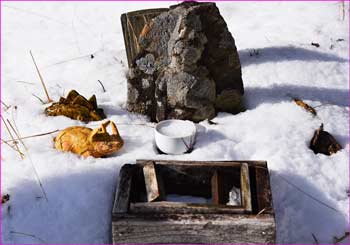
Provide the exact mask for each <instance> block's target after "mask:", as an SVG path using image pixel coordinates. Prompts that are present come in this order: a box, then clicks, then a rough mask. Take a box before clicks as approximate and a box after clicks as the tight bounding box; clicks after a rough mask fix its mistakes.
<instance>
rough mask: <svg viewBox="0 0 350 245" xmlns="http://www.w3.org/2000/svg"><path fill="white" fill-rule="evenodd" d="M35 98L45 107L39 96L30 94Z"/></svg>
mask: <svg viewBox="0 0 350 245" xmlns="http://www.w3.org/2000/svg"><path fill="white" fill-rule="evenodd" d="M32 95H33V96H34V97H35V98H37V99H38V100H39V101H40V102H41V103H42V104H43V105H45V101H43V100H42V99H41V98H40V97H39V96H37V95H35V94H32Z"/></svg>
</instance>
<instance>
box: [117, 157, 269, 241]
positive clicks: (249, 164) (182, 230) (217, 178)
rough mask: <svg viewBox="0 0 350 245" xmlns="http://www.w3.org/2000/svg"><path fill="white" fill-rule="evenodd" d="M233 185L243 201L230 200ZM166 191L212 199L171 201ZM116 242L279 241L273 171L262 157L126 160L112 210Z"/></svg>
mask: <svg viewBox="0 0 350 245" xmlns="http://www.w3.org/2000/svg"><path fill="white" fill-rule="evenodd" d="M232 186H236V187H239V188H240V190H241V205H236V206H230V205H226V203H227V201H228V193H229V190H230V189H231V188H232ZM167 194H178V195H190V196H198V197H203V198H211V203H209V204H195V203H181V202H169V201H166V200H165V195H167ZM112 239H113V244H117V243H275V219H274V211H273V204H272V196H271V189H270V184H269V172H268V169H267V163H266V162H263V161H219V162H199V161H191V162H188V161H161V160H137V163H136V164H126V165H124V166H123V167H122V169H121V171H120V176H119V185H118V188H117V191H116V197H115V202H114V207H113V213H112Z"/></svg>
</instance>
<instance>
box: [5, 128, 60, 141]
mask: <svg viewBox="0 0 350 245" xmlns="http://www.w3.org/2000/svg"><path fill="white" fill-rule="evenodd" d="M58 131H60V130H59V129H56V130H53V131H50V132H47V133H41V134H34V135H29V136H24V137H21V138H17V139H11V140H2V141H3V142H4V143H5V144H8V143H10V142H13V141H17V140H24V139H30V138H35V137H40V136H45V135H49V134H53V133H56V132H58Z"/></svg>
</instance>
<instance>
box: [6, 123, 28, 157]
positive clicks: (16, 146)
mask: <svg viewBox="0 0 350 245" xmlns="http://www.w3.org/2000/svg"><path fill="white" fill-rule="evenodd" d="M1 120H2V121H3V123H4V125H5V127H6V130H7V132H8V133H9V135H10V137H11V139H12V140H13V141H14V147H15V149H16V151H17V152H18V154H19V156H20V157H21V159H23V158H24V154H23V153H22V152H21V150H20V149H19V147H18V145H17V142H16V141H15V140H14V137H13V135H12V133H11V131H10V128H9V127H8V126H7V123H6V121H5V120H4V118H3V117H2V116H1Z"/></svg>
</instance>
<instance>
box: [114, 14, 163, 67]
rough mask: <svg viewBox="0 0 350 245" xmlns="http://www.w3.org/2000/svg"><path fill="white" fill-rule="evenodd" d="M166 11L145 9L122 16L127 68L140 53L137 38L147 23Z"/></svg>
mask: <svg viewBox="0 0 350 245" xmlns="http://www.w3.org/2000/svg"><path fill="white" fill-rule="evenodd" d="M165 11H168V9H167V8H158V9H145V10H138V11H133V12H129V13H125V14H122V16H121V18H120V19H121V23H122V29H123V34H124V43H125V49H126V55H127V59H128V65H129V67H131V66H132V62H133V61H134V59H135V57H136V55H137V54H138V53H139V52H140V47H139V44H138V40H139V36H140V34H141V32H142V30H143V28H144V26H145V24H146V23H148V21H150V20H151V19H152V18H154V17H156V16H157V15H159V14H161V13H163V12H165Z"/></svg>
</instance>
